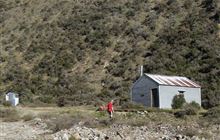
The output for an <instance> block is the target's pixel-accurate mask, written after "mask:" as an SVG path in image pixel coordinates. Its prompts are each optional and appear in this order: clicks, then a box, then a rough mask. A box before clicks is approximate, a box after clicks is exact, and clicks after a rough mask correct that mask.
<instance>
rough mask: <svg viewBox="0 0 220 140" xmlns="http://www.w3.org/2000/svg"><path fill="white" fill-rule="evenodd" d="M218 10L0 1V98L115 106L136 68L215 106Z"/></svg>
mask: <svg viewBox="0 0 220 140" xmlns="http://www.w3.org/2000/svg"><path fill="white" fill-rule="evenodd" d="M219 9H220V2H219V0H197V1H195V0H130V1H128V0H117V1H114V0H94V1H84V0H77V1H70V0H37V1H36V0H7V1H5V0H0V26H1V29H0V34H1V38H0V42H1V44H0V47H1V48H0V49H1V52H0V71H1V77H0V91H1V92H2V93H3V92H6V91H8V90H13V91H17V92H19V93H20V94H21V97H22V98H21V100H22V102H37V101H42V102H47V103H50V102H54V101H56V100H57V99H58V98H60V97H62V96H65V99H66V100H67V102H68V101H69V103H71V104H91V103H95V102H98V100H106V99H109V98H113V97H114V98H120V99H121V101H122V102H123V101H127V100H128V96H129V94H128V93H129V88H130V86H131V84H132V82H134V81H135V80H136V79H137V77H138V75H139V74H138V67H139V66H140V65H144V67H145V72H148V73H160V74H170V75H183V76H187V77H191V78H192V79H193V80H195V81H197V82H199V83H200V84H201V85H202V87H203V100H204V101H206V104H204V105H206V106H209V107H211V106H215V105H217V104H220V102H219V101H220V93H219V92H220V79H219V76H220V33H219V28H220V27H219V23H220V19H219V16H220V10H219ZM93 97H97V98H96V99H97V100H91V99H92V98H93Z"/></svg>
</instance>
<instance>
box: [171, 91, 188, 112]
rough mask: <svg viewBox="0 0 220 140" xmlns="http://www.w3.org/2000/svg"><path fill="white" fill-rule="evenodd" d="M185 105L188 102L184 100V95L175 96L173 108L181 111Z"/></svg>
mask: <svg viewBox="0 0 220 140" xmlns="http://www.w3.org/2000/svg"><path fill="white" fill-rule="evenodd" d="M184 103H186V100H185V98H184V94H178V95H175V96H174V97H173V101H172V108H173V109H179V108H181V107H182V106H183V104H184Z"/></svg>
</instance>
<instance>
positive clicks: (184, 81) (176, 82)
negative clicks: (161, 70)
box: [145, 73, 201, 88]
mask: <svg viewBox="0 0 220 140" xmlns="http://www.w3.org/2000/svg"><path fill="white" fill-rule="evenodd" d="M145 75H146V76H148V77H150V78H151V79H152V80H154V81H155V82H157V83H158V84H160V85H168V86H181V87H193V88H200V87H201V86H200V85H198V84H196V83H195V82H193V81H192V80H190V79H188V78H186V77H180V76H165V75H156V74H148V73H145Z"/></svg>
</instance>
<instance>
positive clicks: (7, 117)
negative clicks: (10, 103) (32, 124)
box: [0, 108, 20, 122]
mask: <svg viewBox="0 0 220 140" xmlns="http://www.w3.org/2000/svg"><path fill="white" fill-rule="evenodd" d="M0 118H2V119H3V121H6V122H14V121H18V120H19V119H20V116H19V114H18V112H17V110H16V109H14V108H0Z"/></svg>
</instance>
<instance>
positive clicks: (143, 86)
mask: <svg viewBox="0 0 220 140" xmlns="http://www.w3.org/2000/svg"><path fill="white" fill-rule="evenodd" d="M153 88H158V84H157V83H155V82H154V81H152V80H151V79H148V78H146V76H142V77H140V79H138V80H137V82H136V83H135V84H134V86H133V88H132V97H131V98H132V101H133V102H136V103H142V104H144V105H145V106H149V107H150V106H151V89H153Z"/></svg>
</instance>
